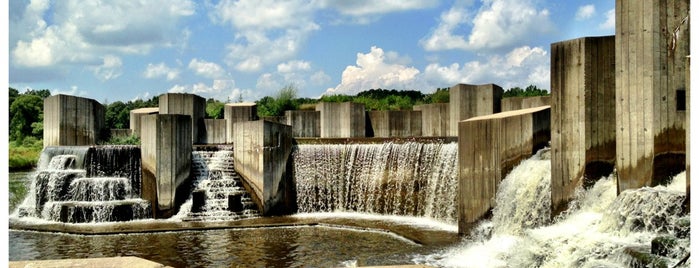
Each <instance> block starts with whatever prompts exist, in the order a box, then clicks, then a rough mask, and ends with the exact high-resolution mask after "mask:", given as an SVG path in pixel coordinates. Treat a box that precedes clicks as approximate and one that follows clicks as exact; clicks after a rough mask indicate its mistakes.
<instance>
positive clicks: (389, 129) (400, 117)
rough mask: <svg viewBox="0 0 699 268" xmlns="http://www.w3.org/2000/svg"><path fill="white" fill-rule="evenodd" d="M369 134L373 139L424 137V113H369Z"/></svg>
mask: <svg viewBox="0 0 699 268" xmlns="http://www.w3.org/2000/svg"><path fill="white" fill-rule="evenodd" d="M367 115H368V117H369V120H368V121H369V124H368V125H367V130H368V131H367V132H370V133H373V137H382V138H388V137H420V136H422V112H420V111H369V112H367Z"/></svg>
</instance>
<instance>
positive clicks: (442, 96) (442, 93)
mask: <svg viewBox="0 0 699 268" xmlns="http://www.w3.org/2000/svg"><path fill="white" fill-rule="evenodd" d="M425 103H449V88H446V87H445V88H437V90H435V91H434V93H432V94H428V95H426V96H425Z"/></svg>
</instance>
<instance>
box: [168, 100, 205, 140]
mask: <svg viewBox="0 0 699 268" xmlns="http://www.w3.org/2000/svg"><path fill="white" fill-rule="evenodd" d="M158 105H159V107H160V109H159V113H160V114H184V115H189V116H190V117H191V119H192V136H191V137H192V143H195V144H197V143H202V141H203V140H204V139H205V138H206V136H205V135H206V133H205V131H206V127H205V126H204V117H205V116H206V100H205V99H204V98H202V97H200V96H197V95H194V94H186V93H165V94H162V95H160V97H159V98H158Z"/></svg>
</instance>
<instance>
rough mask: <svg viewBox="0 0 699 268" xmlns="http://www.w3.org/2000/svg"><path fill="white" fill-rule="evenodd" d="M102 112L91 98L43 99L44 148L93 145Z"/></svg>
mask: <svg viewBox="0 0 699 268" xmlns="http://www.w3.org/2000/svg"><path fill="white" fill-rule="evenodd" d="M104 112H105V109H104V106H102V104H100V103H99V102H97V101H95V100H93V99H87V98H81V97H75V96H68V95H61V94H59V95H54V96H50V97H48V98H46V99H44V147H46V146H61V145H67V146H75V145H94V144H97V142H98V141H99V139H100V136H101V135H102V131H104V126H105V123H104Z"/></svg>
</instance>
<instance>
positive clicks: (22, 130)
mask: <svg viewBox="0 0 699 268" xmlns="http://www.w3.org/2000/svg"><path fill="white" fill-rule="evenodd" d="M43 110H44V100H43V99H42V98H41V97H40V96H37V95H28V94H21V95H19V96H17V97H16V98H15V99H14V101H13V102H12V104H11V105H10V114H11V115H12V118H10V129H9V131H10V133H9V134H10V140H22V139H24V138H25V137H28V136H34V137H36V138H39V139H41V138H42V135H41V134H43V133H39V134H38V135H37V134H32V133H33V130H34V128H33V127H32V124H33V123H35V122H40V119H41V118H42V114H43ZM42 131H43V127H42Z"/></svg>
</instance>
